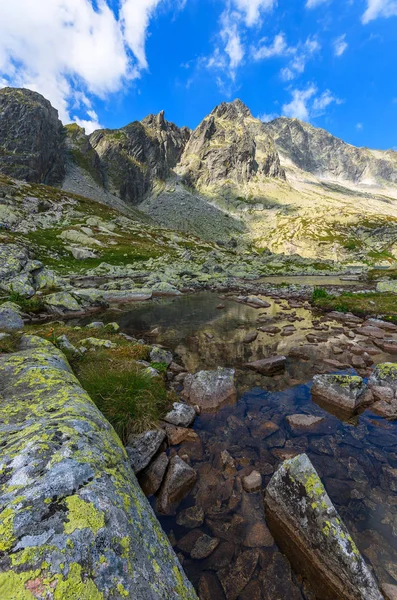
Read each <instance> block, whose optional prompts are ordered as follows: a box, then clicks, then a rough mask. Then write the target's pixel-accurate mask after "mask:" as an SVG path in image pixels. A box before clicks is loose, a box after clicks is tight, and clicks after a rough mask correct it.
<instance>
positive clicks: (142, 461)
mask: <svg viewBox="0 0 397 600" xmlns="http://www.w3.org/2000/svg"><path fill="white" fill-rule="evenodd" d="M164 440H165V432H164V431H163V430H162V429H154V430H152V431H145V433H140V434H138V435H130V436H129V438H128V444H127V446H126V450H127V454H128V457H129V459H130V463H131V467H132V469H133V471H134V473H140V471H143V469H145V468H146V467H147V466H148V464H149V463H150V461H151V460H152V458H153V457H154V456H155V455H156V454H157V452H158V451H159V449H160V446H161V444H162V443H163V442H164Z"/></svg>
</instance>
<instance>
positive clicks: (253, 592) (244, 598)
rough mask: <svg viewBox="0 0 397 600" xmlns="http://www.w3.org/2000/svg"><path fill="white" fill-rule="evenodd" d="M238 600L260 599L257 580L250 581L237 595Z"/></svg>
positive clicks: (260, 592) (260, 593)
mask: <svg viewBox="0 0 397 600" xmlns="http://www.w3.org/2000/svg"><path fill="white" fill-rule="evenodd" d="M238 600H262V591H261V586H260V583H259V581H256V580H255V581H250V582H249V584H248V585H247V586H246V587H245V588H244V589H243V591H242V592H241V594H240V595H239V597H238Z"/></svg>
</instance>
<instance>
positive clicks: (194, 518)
mask: <svg viewBox="0 0 397 600" xmlns="http://www.w3.org/2000/svg"><path fill="white" fill-rule="evenodd" d="M176 522H177V524H178V525H182V527H186V528H187V529H195V528H196V527H200V526H201V525H202V524H203V523H204V511H203V509H202V508H201V506H190V507H189V508H185V510H182V512H180V513H178V516H177V518H176Z"/></svg>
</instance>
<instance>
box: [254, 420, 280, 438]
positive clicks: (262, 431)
mask: <svg viewBox="0 0 397 600" xmlns="http://www.w3.org/2000/svg"><path fill="white" fill-rule="evenodd" d="M279 429H280V427H279V426H278V425H277V423H273V421H261V420H256V419H255V421H254V422H253V423H251V424H250V433H251V436H252V437H253V438H260V439H261V440H263V439H266V438H267V437H269V436H270V435H273V434H274V433H276V432H277V431H278V430H279Z"/></svg>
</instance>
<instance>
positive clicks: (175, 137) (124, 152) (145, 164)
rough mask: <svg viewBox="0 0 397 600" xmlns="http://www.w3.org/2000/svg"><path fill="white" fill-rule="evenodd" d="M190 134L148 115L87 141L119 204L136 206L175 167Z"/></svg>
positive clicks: (157, 117)
mask: <svg viewBox="0 0 397 600" xmlns="http://www.w3.org/2000/svg"><path fill="white" fill-rule="evenodd" d="M189 135H190V132H189V130H188V129H187V128H186V127H183V128H182V129H180V128H179V127H177V126H176V125H174V124H173V123H169V122H168V121H166V120H165V119H164V112H160V113H159V114H158V115H149V116H148V117H146V119H144V120H143V121H142V122H138V121H135V122H134V123H131V124H130V125H127V126H126V127H123V128H122V129H118V130H109V129H105V130H100V131H95V132H94V133H93V134H92V135H91V136H90V138H89V140H90V144H91V145H92V147H93V148H94V149H95V151H96V152H97V154H98V156H99V158H100V161H101V164H102V166H103V169H104V172H105V174H106V180H107V185H108V187H109V189H110V190H111V191H112V192H114V193H116V194H117V195H118V196H119V197H120V198H121V199H122V200H125V201H127V202H130V203H131V204H133V205H137V204H139V203H140V202H141V201H142V199H143V197H144V195H145V194H146V193H147V192H148V191H150V189H151V188H152V187H153V185H154V184H155V183H156V181H157V180H160V181H164V180H165V179H167V177H168V176H169V174H170V169H172V168H173V167H175V166H176V164H177V163H178V161H179V159H180V157H181V154H182V152H183V149H184V147H185V144H186V142H187V140H188V139H189Z"/></svg>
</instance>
